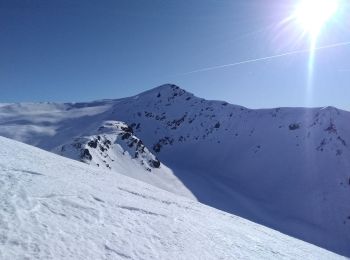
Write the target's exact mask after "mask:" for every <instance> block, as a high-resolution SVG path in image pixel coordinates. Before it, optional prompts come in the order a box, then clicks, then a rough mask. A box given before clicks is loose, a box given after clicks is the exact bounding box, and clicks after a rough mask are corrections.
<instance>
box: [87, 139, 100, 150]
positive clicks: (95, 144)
mask: <svg viewBox="0 0 350 260" xmlns="http://www.w3.org/2000/svg"><path fill="white" fill-rule="evenodd" d="M97 143H98V141H97V139H95V140H91V141H90V142H88V146H90V147H91V148H97Z"/></svg>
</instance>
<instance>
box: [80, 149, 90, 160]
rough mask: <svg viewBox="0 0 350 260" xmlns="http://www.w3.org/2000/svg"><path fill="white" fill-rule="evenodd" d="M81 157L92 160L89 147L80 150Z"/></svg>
mask: <svg viewBox="0 0 350 260" xmlns="http://www.w3.org/2000/svg"><path fill="white" fill-rule="evenodd" d="M81 159H87V160H89V161H91V160H92V155H91V154H90V151H89V149H84V150H82V153H81Z"/></svg>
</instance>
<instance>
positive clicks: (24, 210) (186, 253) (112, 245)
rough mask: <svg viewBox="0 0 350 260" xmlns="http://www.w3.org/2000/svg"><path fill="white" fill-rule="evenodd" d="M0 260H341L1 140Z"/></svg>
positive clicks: (196, 205) (135, 184)
mask: <svg viewBox="0 0 350 260" xmlns="http://www.w3.org/2000/svg"><path fill="white" fill-rule="evenodd" d="M0 173H1V174H0V184H1V185H0V196H1V200H0V220H1V221H0V258H1V259H13V260H16V259H45V260H47V259H259V260H260V259H317V260H321V259H327V260H329V259H342V257H341V256H338V255H336V254H333V253H331V252H328V251H326V250H324V249H321V248H318V247H316V246H314V245H311V244H307V243H305V242H302V241H300V240H297V239H294V238H291V237H288V236H286V235H283V234H281V233H279V232H277V231H274V230H271V229H268V228H266V227H263V226H260V225H257V224H255V223H252V222H250V221H247V220H244V219H242V218H239V217H236V216H234V215H230V214H228V213H224V212H222V211H219V210H216V209H213V208H210V207H208V206H205V205H202V204H200V203H198V202H195V201H193V200H189V199H186V198H184V197H179V196H176V195H174V194H172V193H168V192H166V191H163V190H160V189H157V188H155V187H154V186H150V185H148V184H145V183H143V182H139V181H136V180H134V179H132V178H128V177H125V176H122V175H119V174H110V171H106V170H101V169H98V168H94V167H91V166H89V165H86V164H83V163H80V162H77V161H73V160H70V159H66V158H63V157H60V156H57V155H54V154H52V153H48V152H46V151H43V150H40V149H37V148H34V147H31V146H28V145H25V144H22V143H18V142H16V141H13V140H9V139H6V138H2V137H0Z"/></svg>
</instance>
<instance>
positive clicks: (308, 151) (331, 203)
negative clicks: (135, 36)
mask: <svg viewBox="0 0 350 260" xmlns="http://www.w3.org/2000/svg"><path fill="white" fill-rule="evenodd" d="M106 95H109V93H106ZM109 120H112V121H122V122H125V123H126V124H128V125H129V126H133V127H132V128H133V130H134V135H135V136H136V137H137V138H139V139H141V140H142V141H143V143H144V144H145V146H146V147H147V148H148V151H149V152H151V153H152V154H153V155H154V156H157V157H158V158H159V159H160V161H161V162H162V163H163V164H162V165H163V166H164V167H163V166H161V167H160V168H159V169H156V170H153V169H152V172H148V171H146V170H142V169H141V167H139V166H137V167H134V166H135V165H136V163H137V164H139V163H140V161H138V159H140V158H138V159H133V158H132V156H129V157H128V156H127V155H125V156H124V155H122V153H124V151H122V150H120V149H119V148H121V147H123V146H122V143H119V141H118V140H120V138H119V137H118V136H115V134H114V132H109V133H108V132H104V133H103V134H105V135H106V136H109V139H110V140H116V143H115V146H114V148H112V149H111V150H110V151H108V154H107V155H108V156H109V157H110V158H112V159H113V160H114V161H112V162H113V164H112V162H110V161H108V160H107V159H108V158H106V159H104V157H103V155H102V157H101V154H99V151H98V150H95V151H91V154H92V156H93V159H92V160H91V162H90V164H91V165H94V164H95V165H96V163H99V164H100V167H99V168H102V162H103V160H106V163H107V164H109V166H111V168H112V169H108V171H109V172H110V173H115V172H119V173H122V174H124V175H127V176H130V177H134V178H137V179H139V180H142V181H145V182H148V183H149V184H152V185H155V186H157V187H159V188H163V189H166V190H168V191H173V192H175V193H177V194H181V195H186V196H188V195H190V196H188V197H191V198H193V196H194V197H196V198H197V199H198V200H199V201H200V202H202V203H204V204H207V205H209V206H212V207H215V208H218V209H221V210H223V211H226V212H229V213H232V214H235V215H238V216H241V217H244V218H246V219H249V220H251V221H253V222H256V223H259V224H262V225H265V226H268V227H270V228H273V229H275V230H278V231H280V232H283V233H285V234H287V235H290V236H293V237H296V238H299V239H301V240H304V241H307V242H309V243H313V244H315V245H317V246H320V247H323V248H326V249H328V250H331V251H334V252H337V253H339V254H342V255H346V256H350V246H349V245H350V182H349V181H350V112H347V111H342V110H339V109H337V108H334V107H326V108H309V109H308V108H274V109H248V108H245V107H241V106H237V105H231V104H228V103H227V102H224V101H210V100H205V99H202V98H199V97H196V96H194V95H193V94H191V93H188V92H186V91H185V90H183V89H181V88H179V87H177V86H174V85H164V86H161V87H158V88H155V89H152V90H150V91H147V92H144V93H141V94H139V95H137V96H135V97H130V98H124V99H119V100H103V101H96V102H87V103H74V104H55V103H41V104H8V105H4V106H1V107H0V135H2V136H6V137H9V138H13V139H16V140H19V141H23V142H26V143H28V144H31V145H35V146H38V147H40V148H43V149H45V150H48V151H55V152H57V150H56V149H57V148H62V145H66V144H68V145H69V144H72V142H73V143H74V140H76V139H79V140H81V139H86V138H90V139H91V138H95V137H93V136H96V130H97V129H99V127H100V126H101V125H102V124H103V122H106V121H109ZM124 147H125V146H124ZM68 150H69V149H67V150H66V151H68ZM58 153H59V152H58ZM59 154H61V153H59ZM62 155H65V156H67V157H70V158H74V159H79V158H77V157H76V154H74V153H72V154H69V153H68V154H62ZM146 157H147V158H151V157H152V155H151V154H149V156H148V155H147V156H146ZM163 170H165V171H163ZM169 180H170V181H169ZM190 193H192V194H193V195H192V194H190Z"/></svg>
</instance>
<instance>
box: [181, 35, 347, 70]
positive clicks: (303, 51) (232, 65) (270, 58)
mask: <svg viewBox="0 0 350 260" xmlns="http://www.w3.org/2000/svg"><path fill="white" fill-rule="evenodd" d="M347 45H350V41H348V42H340V43H335V44H330V45H325V46H320V47H317V48H315V49H314V51H319V50H324V49H331V48H337V47H341V46H347ZM306 52H310V49H303V50H296V51H291V52H286V53H282V54H277V55H273V56H268V57H263V58H257V59H250V60H245V61H239V62H234V63H229V64H225V65H218V66H213V67H207V68H202V69H198V70H193V71H189V72H185V73H182V74H181V75H189V74H194V73H198V72H205V71H210V70H217V69H222V68H227V67H235V66H238V65H242V64H247V63H254V62H258V61H264V60H272V59H277V58H281V57H285V56H290V55H294V54H300V53H306Z"/></svg>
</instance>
